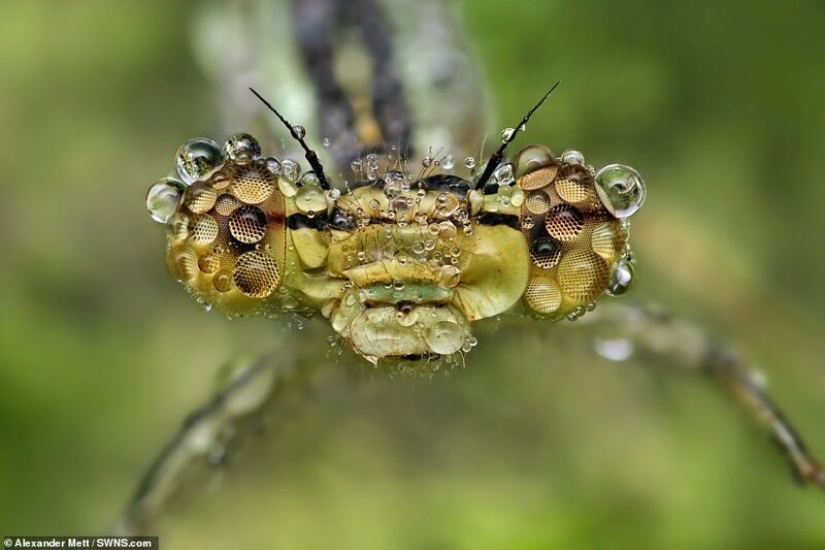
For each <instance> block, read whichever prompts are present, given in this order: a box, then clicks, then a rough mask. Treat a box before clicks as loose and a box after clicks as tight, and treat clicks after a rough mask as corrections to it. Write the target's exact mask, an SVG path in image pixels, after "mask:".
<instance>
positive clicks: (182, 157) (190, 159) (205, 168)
mask: <svg viewBox="0 0 825 550" xmlns="http://www.w3.org/2000/svg"><path fill="white" fill-rule="evenodd" d="M223 164H224V159H223V153H222V152H221V148H220V146H219V145H218V144H217V143H215V142H214V141H212V140H211V139H207V138H195V139H190V140H189V141H187V142H186V143H184V144H183V145H181V147H180V149H178V152H177V154H176V155H175V168H176V169H177V172H178V175H179V176H180V179H182V180H183V182H184V183H186V184H190V185H191V184H192V183H195V182H196V181H198V180H205V179H208V178H209V177H210V176H211V175H212V174H214V173H215V172H217V171H218V170H220V169H221V168H222V167H223Z"/></svg>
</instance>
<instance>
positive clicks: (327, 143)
mask: <svg viewBox="0 0 825 550" xmlns="http://www.w3.org/2000/svg"><path fill="white" fill-rule="evenodd" d="M323 144H324V147H329V138H324V141H323Z"/></svg>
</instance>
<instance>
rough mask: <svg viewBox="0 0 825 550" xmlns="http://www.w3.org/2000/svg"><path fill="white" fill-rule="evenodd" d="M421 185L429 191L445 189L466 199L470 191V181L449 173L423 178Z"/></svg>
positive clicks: (446, 191)
mask: <svg viewBox="0 0 825 550" xmlns="http://www.w3.org/2000/svg"><path fill="white" fill-rule="evenodd" d="M421 185H422V186H423V187H424V189H427V190H429V191H444V192H445V193H452V194H454V195H456V196H457V197H459V198H460V199H462V200H464V199H466V198H467V193H469V192H470V182H469V181H467V180H465V179H461V178H459V177H458V176H451V175H449V174H437V175H435V176H430V177H427V178H424V179H423V180H421Z"/></svg>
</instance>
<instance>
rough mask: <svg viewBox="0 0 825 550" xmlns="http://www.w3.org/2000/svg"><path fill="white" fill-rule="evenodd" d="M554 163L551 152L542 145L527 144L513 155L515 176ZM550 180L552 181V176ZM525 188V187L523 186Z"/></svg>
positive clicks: (520, 175) (519, 176)
mask: <svg viewBox="0 0 825 550" xmlns="http://www.w3.org/2000/svg"><path fill="white" fill-rule="evenodd" d="M554 163H555V160H554V158H553V153H552V152H551V151H550V149H549V148H547V147H546V146H544V145H528V146H527V147H524V148H523V149H521V150H520V151H519V152H518V153H516V155H515V156H514V157H513V166H515V174H516V177H517V178H521V177H522V176H524V175H525V174H529V173H530V172H533V171H534V170H538V169H539V168H543V167H545V166H550V165H552V164H554ZM554 177H555V175H554ZM550 180H551V181H552V178H550ZM525 189H527V188H526V187H525Z"/></svg>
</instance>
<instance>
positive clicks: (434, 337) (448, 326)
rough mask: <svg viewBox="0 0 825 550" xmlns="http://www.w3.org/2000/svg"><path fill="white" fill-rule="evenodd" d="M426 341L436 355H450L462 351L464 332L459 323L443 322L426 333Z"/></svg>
mask: <svg viewBox="0 0 825 550" xmlns="http://www.w3.org/2000/svg"><path fill="white" fill-rule="evenodd" d="M424 340H425V341H426V342H427V345H428V346H430V349H431V350H432V351H433V352H434V353H437V354H439V355H449V354H451V353H455V352H457V351H458V350H460V349H461V345H462V344H463V343H464V331H463V330H462V329H461V327H460V326H459V325H458V324H457V323H451V322H449V321H442V322H440V323H436V324H435V326H433V327H430V328H429V329H428V330H427V331H426V332H425V333H424Z"/></svg>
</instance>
